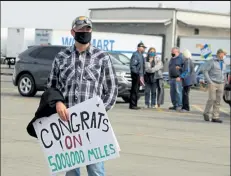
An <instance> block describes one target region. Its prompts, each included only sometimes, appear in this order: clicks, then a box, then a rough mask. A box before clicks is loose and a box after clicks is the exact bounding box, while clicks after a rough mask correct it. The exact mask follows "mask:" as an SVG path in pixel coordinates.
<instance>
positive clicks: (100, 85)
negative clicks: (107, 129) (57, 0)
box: [47, 16, 118, 176]
mask: <svg viewBox="0 0 231 176" xmlns="http://www.w3.org/2000/svg"><path fill="white" fill-rule="evenodd" d="M71 35H72V36H73V37H74V39H75V44H74V45H73V46H71V47H68V48H66V49H64V50H62V51H60V52H59V53H58V54H57V56H56V57H55V59H54V61H53V64H52V69H51V73H50V75H49V78H48V84H47V87H48V88H55V89H57V90H59V91H60V92H61V94H62V95H63V97H64V100H65V102H64V103H62V102H57V103H56V111H57V113H58V115H59V116H60V118H61V119H62V120H64V121H68V120H69V113H68V110H67V108H70V107H72V106H74V105H76V104H79V103H81V102H83V101H85V100H88V99H90V98H93V97H95V96H99V97H100V98H101V99H102V101H103V102H104V105H105V109H106V111H108V110H110V109H111V108H112V107H113V106H114V104H115V102H116V99H117V94H118V80H117V77H116V73H115V69H114V67H113V65H112V61H111V58H110V57H111V56H110V55H109V54H107V53H105V52H103V51H101V50H100V49H98V48H95V47H94V46H92V45H91V44H90V41H91V35H92V23H91V20H90V19H89V18H87V17H84V16H80V17H77V18H76V19H75V20H74V21H73V23H72V26H71ZM87 172H88V176H104V175H105V172H104V163H103V162H99V163H96V164H91V165H88V166H87ZM66 176H80V169H79V168H76V169H74V170H71V171H68V172H67V173H66Z"/></svg>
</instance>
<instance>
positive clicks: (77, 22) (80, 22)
mask: <svg viewBox="0 0 231 176" xmlns="http://www.w3.org/2000/svg"><path fill="white" fill-rule="evenodd" d="M85 26H89V27H90V28H92V22H91V20H90V19H89V18H88V17H85V16H79V17H77V18H75V19H74V21H73V22H72V29H73V28H75V29H76V30H79V29H81V28H83V27H85Z"/></svg>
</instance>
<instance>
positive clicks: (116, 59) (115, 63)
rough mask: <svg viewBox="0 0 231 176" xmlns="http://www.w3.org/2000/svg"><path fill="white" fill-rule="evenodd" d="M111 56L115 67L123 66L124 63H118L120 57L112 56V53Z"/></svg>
mask: <svg viewBox="0 0 231 176" xmlns="http://www.w3.org/2000/svg"><path fill="white" fill-rule="evenodd" d="M110 55H111V56H112V57H111V61H112V64H113V65H122V63H121V62H120V61H118V55H116V54H111V53H110Z"/></svg>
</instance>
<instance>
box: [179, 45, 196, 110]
mask: <svg viewBox="0 0 231 176" xmlns="http://www.w3.org/2000/svg"><path fill="white" fill-rule="evenodd" d="M191 58H192V54H191V52H190V51H189V50H187V49H186V50H184V52H183V59H184V66H183V68H182V74H181V76H180V77H181V79H182V83H183V92H182V94H183V97H182V98H183V99H182V103H183V107H182V110H183V111H190V105H189V92H190V88H191V86H192V85H194V84H196V73H195V70H194V64H193V62H192V60H191Z"/></svg>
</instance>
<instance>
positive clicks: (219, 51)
mask: <svg viewBox="0 0 231 176" xmlns="http://www.w3.org/2000/svg"><path fill="white" fill-rule="evenodd" d="M220 53H224V54H226V51H224V50H223V49H219V50H217V54H220Z"/></svg>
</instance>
